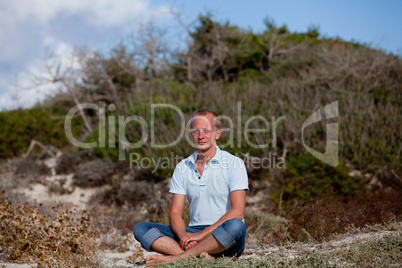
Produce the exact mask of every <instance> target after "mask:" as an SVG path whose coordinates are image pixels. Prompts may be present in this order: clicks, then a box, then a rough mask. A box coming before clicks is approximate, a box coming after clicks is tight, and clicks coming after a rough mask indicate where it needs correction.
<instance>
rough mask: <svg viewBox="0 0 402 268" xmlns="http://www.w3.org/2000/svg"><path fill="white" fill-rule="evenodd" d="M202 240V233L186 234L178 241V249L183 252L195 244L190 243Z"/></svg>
mask: <svg viewBox="0 0 402 268" xmlns="http://www.w3.org/2000/svg"><path fill="white" fill-rule="evenodd" d="M204 238H205V235H203V232H202V231H201V232H198V233H186V235H185V236H183V237H182V238H181V239H180V247H181V249H183V250H187V249H186V248H187V247H189V246H190V243H191V246H190V247H192V246H194V245H195V244H196V243H192V242H198V241H201V240H202V239H204ZM190 247H189V248H190Z"/></svg>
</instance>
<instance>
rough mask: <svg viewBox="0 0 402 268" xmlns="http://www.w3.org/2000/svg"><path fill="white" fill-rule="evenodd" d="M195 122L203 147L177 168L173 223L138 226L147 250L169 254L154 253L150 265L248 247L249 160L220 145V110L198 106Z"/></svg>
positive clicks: (194, 134)
mask: <svg viewBox="0 0 402 268" xmlns="http://www.w3.org/2000/svg"><path fill="white" fill-rule="evenodd" d="M191 120H192V121H191V137H192V141H193V143H194V145H195V147H196V149H197V151H196V152H194V153H193V154H192V155H191V156H189V157H188V158H186V159H184V160H183V161H181V162H180V163H179V164H178V165H177V166H176V168H175V170H174V172H173V177H172V183H171V186H170V191H169V192H170V193H172V194H173V196H172V201H171V208H170V213H169V221H170V225H163V224H156V223H150V222H141V223H139V224H137V226H136V227H135V229H134V237H135V238H136V239H137V240H138V241H139V242H140V243H141V245H142V246H143V247H144V248H145V249H146V250H148V251H150V250H153V251H156V252H158V253H161V254H163V255H164V256H161V255H150V256H148V257H147V259H146V264H147V266H153V265H154V264H157V263H163V262H167V261H174V260H177V259H179V258H188V257H192V256H196V257H199V256H201V255H205V256H206V257H207V258H209V256H210V255H212V256H215V257H219V256H234V255H237V256H238V255H240V254H241V253H242V252H243V250H244V246H245V240H246V227H245V225H244V222H243V218H244V207H245V199H246V191H247V190H248V178H247V172H246V168H245V165H244V162H243V161H242V160H241V159H240V158H238V157H236V156H234V155H231V154H229V153H228V152H225V151H222V150H220V149H219V147H218V146H217V145H216V141H217V140H218V139H219V137H220V135H221V127H220V120H219V117H218V115H217V114H216V112H214V111H212V110H209V109H201V110H197V111H196V112H195V113H194V114H193V116H192V119H191ZM186 197H187V199H188V201H189V204H190V208H189V210H190V211H189V212H190V224H189V226H188V227H187V228H186V226H185V224H184V220H183V218H182V212H183V207H184V203H185V199H186Z"/></svg>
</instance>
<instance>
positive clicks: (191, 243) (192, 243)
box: [183, 241, 198, 250]
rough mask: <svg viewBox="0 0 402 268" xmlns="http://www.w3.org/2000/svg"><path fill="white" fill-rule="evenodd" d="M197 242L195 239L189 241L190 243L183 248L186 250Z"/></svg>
mask: <svg viewBox="0 0 402 268" xmlns="http://www.w3.org/2000/svg"><path fill="white" fill-rule="evenodd" d="M197 243H198V242H197V241H191V242H190V243H188V244H187V246H186V247H185V248H184V249H183V250H188V249H190V248H192V247H193V246H195V245H196V244H197Z"/></svg>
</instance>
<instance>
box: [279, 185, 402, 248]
mask: <svg viewBox="0 0 402 268" xmlns="http://www.w3.org/2000/svg"><path fill="white" fill-rule="evenodd" d="M400 197H401V191H400V189H392V188H386V189H378V190H374V191H371V192H369V191H362V192H360V193H359V194H357V195H355V196H353V197H349V198H347V199H346V200H345V199H344V198H342V197H340V196H336V195H335V194H334V193H333V192H332V191H329V192H328V193H327V194H326V195H324V196H322V197H321V198H320V199H319V200H318V201H316V202H312V203H308V204H301V203H296V204H295V205H294V206H293V208H292V209H290V210H289V211H288V212H287V213H286V218H287V219H288V220H289V222H290V227H289V237H290V238H291V239H293V240H306V239H311V238H313V239H315V240H319V241H320V240H323V239H325V238H327V237H329V236H330V235H332V234H334V233H338V234H339V233H344V232H346V228H347V227H349V226H354V227H363V226H366V225H369V224H387V223H389V222H390V221H392V220H397V221H398V220H401V217H402V202H401V198H400Z"/></svg>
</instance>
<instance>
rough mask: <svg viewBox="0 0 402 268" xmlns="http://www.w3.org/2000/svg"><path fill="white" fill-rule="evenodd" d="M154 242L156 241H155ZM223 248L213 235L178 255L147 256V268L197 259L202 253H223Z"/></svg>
mask: <svg viewBox="0 0 402 268" xmlns="http://www.w3.org/2000/svg"><path fill="white" fill-rule="evenodd" d="M155 242H156V241H155ZM224 250H225V248H224V247H223V246H222V245H221V244H220V243H219V242H218V240H216V238H215V237H214V236H213V235H209V236H207V237H206V238H204V239H203V240H201V241H199V242H198V243H197V244H196V245H194V246H193V247H192V248H190V249H188V250H186V251H184V252H183V253H181V254H180V253H179V254H180V255H172V256H160V255H149V256H148V257H147V260H146V264H147V266H153V265H154V264H158V263H163V262H168V261H175V260H178V259H179V258H190V257H192V256H195V257H199V256H200V255H201V254H202V253H207V254H208V255H209V254H216V253H219V252H222V251H224Z"/></svg>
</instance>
